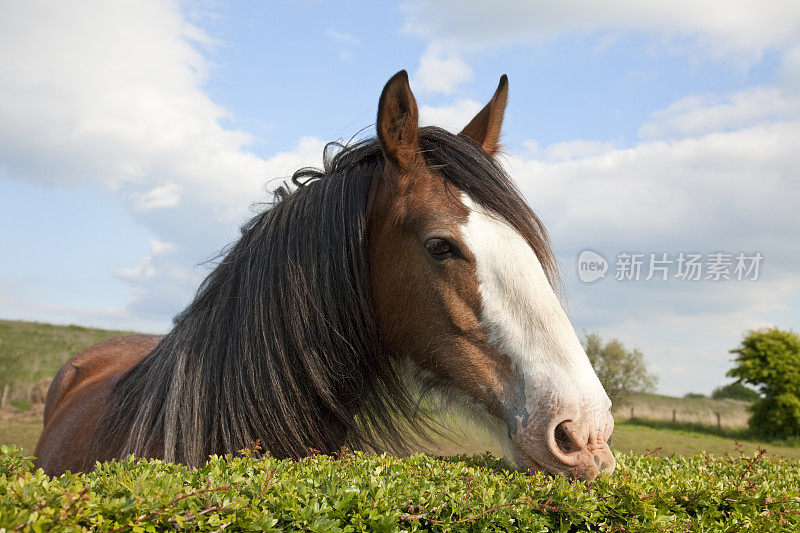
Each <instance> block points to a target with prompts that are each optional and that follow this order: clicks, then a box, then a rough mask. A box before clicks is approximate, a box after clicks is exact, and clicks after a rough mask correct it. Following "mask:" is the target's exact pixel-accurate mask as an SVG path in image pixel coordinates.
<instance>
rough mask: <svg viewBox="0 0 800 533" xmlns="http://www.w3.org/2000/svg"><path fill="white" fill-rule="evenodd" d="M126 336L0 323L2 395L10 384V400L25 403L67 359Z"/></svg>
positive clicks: (76, 327) (31, 324)
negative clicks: (40, 381) (41, 380)
mask: <svg viewBox="0 0 800 533" xmlns="http://www.w3.org/2000/svg"><path fill="white" fill-rule="evenodd" d="M126 333H127V332H123V331H112V330H105V329H93V328H84V327H82V326H55V325H52V324H41V323H38V322H22V321H17V320H0V394H2V391H3V388H4V386H5V385H6V384H8V386H9V390H8V392H7V400H8V401H9V402H24V401H26V400H27V399H28V394H29V392H30V389H31V387H32V386H33V384H34V383H36V382H37V381H38V380H39V379H41V378H43V377H53V376H54V375H55V373H56V372H57V371H58V369H59V368H61V365H62V364H64V362H65V361H67V359H69V358H70V357H72V356H73V355H75V354H76V353H78V352H79V351H81V350H83V349H84V348H86V347H88V346H90V345H92V344H94V343H96V342H99V341H101V340H104V339H108V338H110V337H116V336H118V335H124V334H126Z"/></svg>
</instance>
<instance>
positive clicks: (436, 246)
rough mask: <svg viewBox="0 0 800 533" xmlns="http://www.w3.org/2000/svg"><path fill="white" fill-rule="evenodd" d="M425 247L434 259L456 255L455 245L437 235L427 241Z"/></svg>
mask: <svg viewBox="0 0 800 533" xmlns="http://www.w3.org/2000/svg"><path fill="white" fill-rule="evenodd" d="M425 249H426V250H427V251H428V253H429V254H430V255H431V257H433V258H434V259H447V258H448V257H453V256H454V255H456V249H455V247H454V246H453V245H451V244H450V243H449V242H447V241H446V240H444V239H439V238H436V237H434V238H432V239H428V240H427V241H426V242H425Z"/></svg>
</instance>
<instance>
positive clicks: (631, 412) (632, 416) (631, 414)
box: [631, 405, 634, 420]
mask: <svg viewBox="0 0 800 533" xmlns="http://www.w3.org/2000/svg"><path fill="white" fill-rule="evenodd" d="M633 418H634V417H633V406H632V405H631V420H633Z"/></svg>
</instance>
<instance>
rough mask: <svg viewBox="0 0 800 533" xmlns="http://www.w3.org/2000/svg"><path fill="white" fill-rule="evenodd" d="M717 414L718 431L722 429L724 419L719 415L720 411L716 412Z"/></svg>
mask: <svg viewBox="0 0 800 533" xmlns="http://www.w3.org/2000/svg"><path fill="white" fill-rule="evenodd" d="M714 414H715V415H717V431H722V420H721V418H720V416H719V413H714Z"/></svg>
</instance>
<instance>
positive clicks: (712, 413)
mask: <svg viewBox="0 0 800 533" xmlns="http://www.w3.org/2000/svg"><path fill="white" fill-rule="evenodd" d="M748 405H749V404H748V403H747V402H743V401H740V400H714V399H712V398H675V397H672V396H663V395H661V394H632V395H631V396H630V398H629V399H628V401H627V402H625V403H623V404H622V405H620V406H618V407H617V406H615V408H614V410H613V411H614V418H615V419H616V420H630V418H631V408H633V416H634V417H635V418H640V419H645V420H667V421H672V419H673V411H674V412H675V421H676V422H683V423H686V422H689V423H694V424H705V425H709V426H716V425H717V416H716V413H719V415H720V425H721V426H722V427H723V428H728V429H737V428H744V427H747V419H748V418H749V416H750V415H749V414H748V412H747V406H748Z"/></svg>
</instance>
